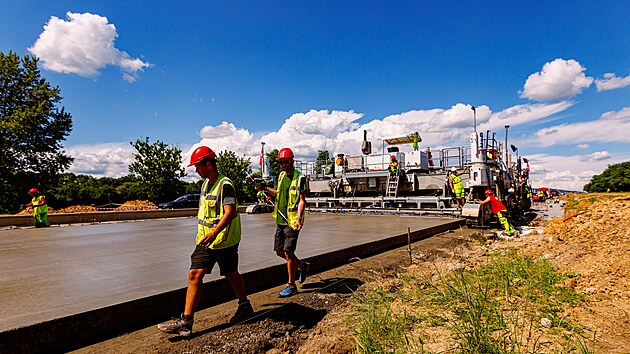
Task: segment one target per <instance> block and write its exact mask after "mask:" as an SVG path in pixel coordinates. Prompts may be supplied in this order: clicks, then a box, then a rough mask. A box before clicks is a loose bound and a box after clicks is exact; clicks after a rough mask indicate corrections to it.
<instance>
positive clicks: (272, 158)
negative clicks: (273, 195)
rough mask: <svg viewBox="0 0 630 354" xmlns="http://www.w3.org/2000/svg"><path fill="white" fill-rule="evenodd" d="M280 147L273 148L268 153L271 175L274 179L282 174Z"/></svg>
mask: <svg viewBox="0 0 630 354" xmlns="http://www.w3.org/2000/svg"><path fill="white" fill-rule="evenodd" d="M278 153H279V151H278V149H273V150H271V151H270V152H269V153H267V158H268V159H269V162H270V164H271V176H272V177H273V179H274V181H275V180H277V179H278V176H280V162H278Z"/></svg>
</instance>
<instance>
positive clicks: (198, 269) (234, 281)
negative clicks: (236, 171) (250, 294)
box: [158, 146, 254, 337]
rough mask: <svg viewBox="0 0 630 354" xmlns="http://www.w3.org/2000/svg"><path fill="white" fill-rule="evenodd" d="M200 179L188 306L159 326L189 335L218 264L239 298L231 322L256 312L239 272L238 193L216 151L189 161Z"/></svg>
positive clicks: (199, 151) (199, 152)
mask: <svg viewBox="0 0 630 354" xmlns="http://www.w3.org/2000/svg"><path fill="white" fill-rule="evenodd" d="M193 165H194V166H195V169H196V171H197V173H198V174H199V176H201V177H202V178H204V179H205V180H204V182H203V185H202V187H201V197H200V201H199V212H198V214H197V219H198V220H197V237H196V247H195V250H194V251H193V253H192V255H191V256H190V259H191V266H190V270H189V271H188V289H187V291H186V305H185V307H184V313H182V315H181V317H180V318H178V319H176V320H175V321H174V322H172V323H169V324H159V325H158V329H159V330H160V331H162V332H165V333H171V334H179V335H180V336H185V337H187V336H190V334H191V333H192V326H193V317H194V314H195V310H196V308H197V305H198V304H199V300H200V299H201V290H202V288H203V277H204V275H206V273H210V272H212V268H213V267H214V265H215V263H218V264H219V270H220V274H221V275H222V276H224V277H226V278H227V280H228V281H229V282H230V285H231V286H232V289H233V290H234V292H235V293H236V296H237V297H238V308H237V310H236V313H235V314H234V316H233V317H232V318H231V319H230V323H239V322H242V321H244V320H246V319H248V318H249V317H251V315H252V314H253V313H254V310H253V309H252V305H251V304H250V303H249V300H248V299H247V293H246V291H245V283H244V282H243V278H242V277H241V274H240V273H239V272H238V244H239V242H240V240H241V219H240V216H239V215H238V212H237V208H238V205H237V203H236V193H235V190H234V187H233V185H232V181H230V179H229V178H227V177H225V176H223V175H222V174H220V173H219V172H218V171H217V161H216V155H215V153H214V151H212V150H211V149H210V148H208V147H206V146H201V147H199V148H197V149H196V150H195V151H194V152H193V153H192V156H191V158H190V165H189V166H193Z"/></svg>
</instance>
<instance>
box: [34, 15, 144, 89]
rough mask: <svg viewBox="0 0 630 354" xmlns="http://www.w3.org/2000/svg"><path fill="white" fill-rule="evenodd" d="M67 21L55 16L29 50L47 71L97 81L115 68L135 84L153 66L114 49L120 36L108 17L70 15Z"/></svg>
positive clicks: (124, 77)
mask: <svg viewBox="0 0 630 354" xmlns="http://www.w3.org/2000/svg"><path fill="white" fill-rule="evenodd" d="M66 16H67V20H63V19H60V18H58V17H55V16H52V17H51V18H50V20H49V21H48V23H47V24H46V25H45V26H44V31H43V32H42V33H41V34H40V35H39V38H38V39H37V41H36V42H35V44H34V45H33V46H32V47H31V48H28V50H29V51H30V52H31V53H33V54H34V55H36V56H37V57H39V58H40V60H41V62H42V65H43V67H44V68H45V69H47V70H50V71H54V72H60V73H66V74H76V75H80V76H84V77H96V76H98V74H99V70H100V69H102V68H104V67H105V66H107V65H115V66H118V67H119V68H120V70H122V72H123V79H124V80H126V81H128V82H134V81H135V80H136V79H137V78H138V72H139V71H143V70H144V68H146V67H149V66H151V64H149V63H147V62H144V61H142V60H140V59H138V58H132V57H131V56H129V54H128V53H127V52H125V51H121V50H119V49H117V48H116V47H115V46H114V42H115V40H116V37H118V33H117V31H116V27H115V26H114V25H113V24H111V23H109V21H108V19H107V17H103V16H99V15H96V14H91V13H82V14H80V13H72V12H68V13H66Z"/></svg>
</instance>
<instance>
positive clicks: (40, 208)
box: [27, 188, 50, 227]
mask: <svg viewBox="0 0 630 354" xmlns="http://www.w3.org/2000/svg"><path fill="white" fill-rule="evenodd" d="M28 194H30V195H31V198H33V199H32V200H31V202H30V203H28V205H27V206H30V207H33V216H34V217H35V227H49V226H50V224H49V223H48V204H46V197H45V196H44V195H43V194H41V193H40V192H39V190H38V189H37V188H31V189H30V190H29V191H28Z"/></svg>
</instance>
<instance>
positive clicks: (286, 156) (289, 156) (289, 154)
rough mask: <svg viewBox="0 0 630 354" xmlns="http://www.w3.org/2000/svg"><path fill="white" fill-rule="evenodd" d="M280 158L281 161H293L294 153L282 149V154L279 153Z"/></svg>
mask: <svg viewBox="0 0 630 354" xmlns="http://www.w3.org/2000/svg"><path fill="white" fill-rule="evenodd" d="M278 158H279V159H292V158H293V151H291V149H289V148H283V149H280V152H279V153H278Z"/></svg>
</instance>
